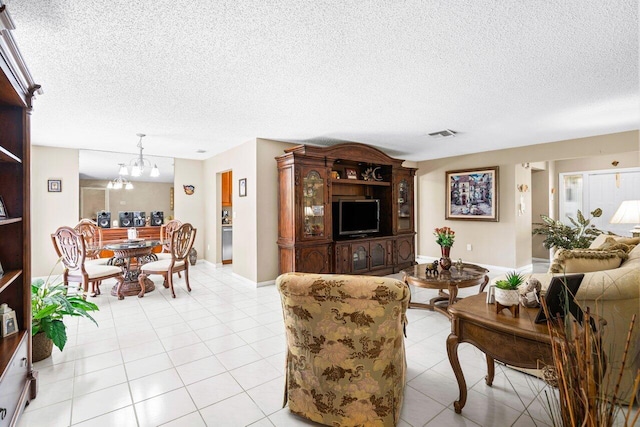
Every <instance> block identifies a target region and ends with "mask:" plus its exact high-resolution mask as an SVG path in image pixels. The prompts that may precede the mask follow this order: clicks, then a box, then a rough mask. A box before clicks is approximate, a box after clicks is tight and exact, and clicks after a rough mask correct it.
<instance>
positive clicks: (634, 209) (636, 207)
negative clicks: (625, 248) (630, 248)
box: [609, 200, 640, 237]
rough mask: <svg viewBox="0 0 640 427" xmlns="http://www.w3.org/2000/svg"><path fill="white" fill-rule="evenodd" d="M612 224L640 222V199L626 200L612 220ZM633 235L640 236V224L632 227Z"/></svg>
mask: <svg viewBox="0 0 640 427" xmlns="http://www.w3.org/2000/svg"><path fill="white" fill-rule="evenodd" d="M609 223H611V224H640V200H625V201H624V202H622V203H621V204H620V207H618V210H617V211H616V213H615V214H613V217H612V218H611V221H609ZM631 235H632V236H633V237H640V225H636V226H635V227H634V228H633V229H631Z"/></svg>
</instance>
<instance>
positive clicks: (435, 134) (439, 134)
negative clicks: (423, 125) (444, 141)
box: [429, 129, 457, 138]
mask: <svg viewBox="0 0 640 427" xmlns="http://www.w3.org/2000/svg"><path fill="white" fill-rule="evenodd" d="M456 133H457V132H456V131H454V130H451V129H445V130H439V131H438V132H431V133H430V134H429V136H430V137H431V138H449V137H454V136H456Z"/></svg>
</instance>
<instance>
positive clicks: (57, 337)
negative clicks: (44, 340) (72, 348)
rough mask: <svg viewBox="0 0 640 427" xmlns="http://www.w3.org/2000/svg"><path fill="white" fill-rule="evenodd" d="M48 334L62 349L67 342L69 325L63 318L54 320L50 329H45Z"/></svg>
mask: <svg viewBox="0 0 640 427" xmlns="http://www.w3.org/2000/svg"><path fill="white" fill-rule="evenodd" d="M45 333H46V334H47V336H48V337H49V338H51V340H52V341H53V344H54V345H55V346H56V347H58V348H59V349H60V351H62V350H63V349H64V346H65V344H66V343H67V327H66V326H65V324H64V323H63V322H62V320H54V321H53V322H51V324H50V326H49V329H48V331H45Z"/></svg>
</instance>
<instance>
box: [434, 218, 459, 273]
mask: <svg viewBox="0 0 640 427" xmlns="http://www.w3.org/2000/svg"><path fill="white" fill-rule="evenodd" d="M433 235H434V236H436V243H437V244H439V245H440V254H441V257H440V267H441V268H442V269H443V270H448V269H450V268H451V258H450V253H451V246H453V241H454V240H455V238H456V232H455V231H453V230H452V229H450V228H449V227H441V228H436V229H435V230H434V232H433Z"/></svg>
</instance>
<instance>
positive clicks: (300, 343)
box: [276, 273, 410, 426]
mask: <svg viewBox="0 0 640 427" xmlns="http://www.w3.org/2000/svg"><path fill="white" fill-rule="evenodd" d="M276 287H277V288H278V291H279V292H280V296H281V299H282V309H283V314H284V323H285V329H286V337H287V347H288V351H287V366H286V384H285V403H286V402H287V400H288V402H289V409H290V410H291V412H293V413H295V414H297V415H300V416H302V417H305V418H308V419H310V420H312V421H315V422H318V423H322V424H326V425H331V426H391V425H395V424H396V423H397V422H398V420H399V417H400V410H401V408H402V398H403V393H404V384H405V379H406V359H405V351H404V335H403V333H404V327H405V325H406V323H407V319H406V310H407V307H408V305H409V298H410V292H409V287H408V286H407V285H406V284H405V283H403V282H401V281H399V280H396V279H390V278H383V277H371V276H348V275H330V274H325V275H323V274H306V273H286V274H283V275H281V276H280V277H278V279H277V280H276Z"/></svg>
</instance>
